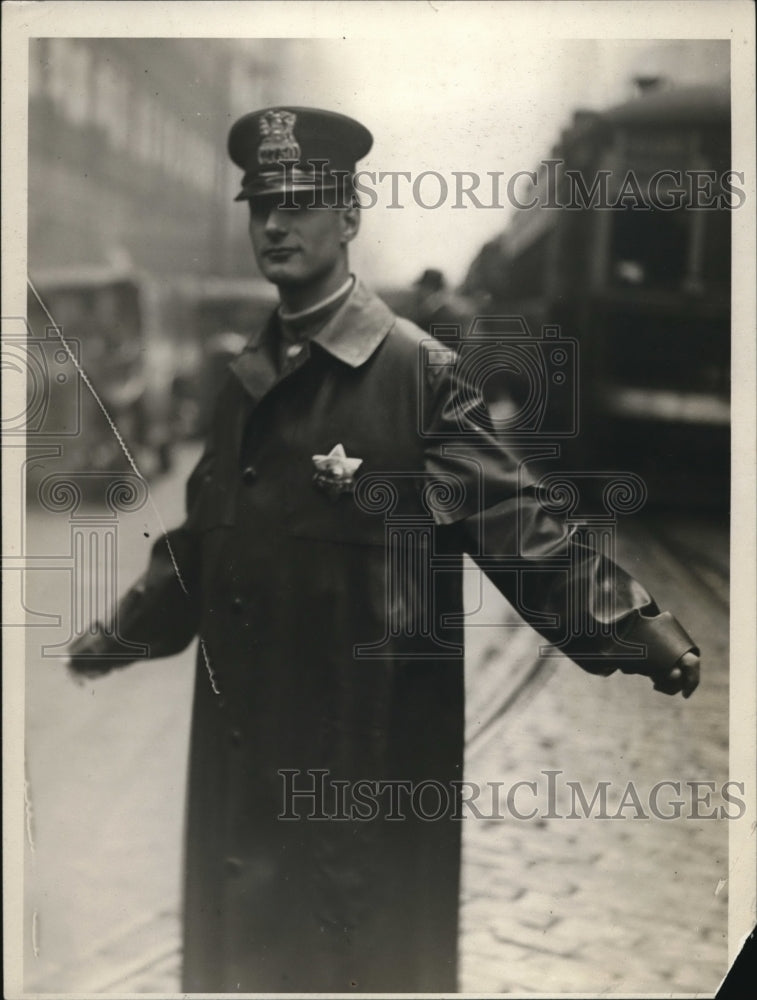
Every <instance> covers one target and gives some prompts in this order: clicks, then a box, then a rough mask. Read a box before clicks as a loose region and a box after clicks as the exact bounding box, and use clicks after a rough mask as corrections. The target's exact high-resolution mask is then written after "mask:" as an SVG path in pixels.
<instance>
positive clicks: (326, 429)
mask: <svg viewBox="0 0 757 1000" xmlns="http://www.w3.org/2000/svg"><path fill="white" fill-rule="evenodd" d="M371 143H372V138H371V135H370V133H369V132H368V130H367V129H366V128H365V127H364V126H363V125H361V124H360V123H358V122H357V121H354V120H353V119H350V118H346V117H344V116H342V115H338V114H334V113H331V112H327V111H320V110H315V109H308V108H286V109H282V108H272V109H266V110H264V111H257V112H253V113H251V114H248V115H246V116H244V117H243V118H242V119H240V120H239V121H237V122H236V124H235V125H234V126H233V127H232V129H231V133H230V136H229V152H230V155H231V157H232V159H233V161H234V162H235V163H236V164H237V165H238V166H240V167H241V168H242V170H243V171H244V177H243V181H242V191H241V193H240V194H239V196H238V200H242V201H244V202H247V204H248V207H249V228H250V237H251V241H252V246H253V250H254V252H255V256H256V259H257V262H258V265H259V267H260V270H261V272H262V274H263V275H264V276H265V277H266V278H267V279H268V280H269V281H271V282H273V283H274V284H275V285H276V286H277V288H278V292H279V297H280V304H279V307H278V309H276V310H275V312H274V313H273V314H272V315H271V317H270V319H269V321H268V322H267V324H266V325H265V326H264V327H263V328H262V329H260V330H256V331H255V332H254V333H253V335H252V337H251V338H250V340H249V341H248V343H247V345H246V347H245V349H244V351H243V352H242V354H241V355H240V356H239V357H238V358H237V359H236V360H235V361H234V362H233V363H232V365H231V373H230V375H229V377H228V380H227V383H226V385H225V386H224V389H223V391H222V393H221V395H220V398H219V401H218V406H217V409H216V413H215V418H214V423H213V427H212V429H211V431H210V434H209V436H208V442H207V446H206V449H205V452H204V454H203V456H202V458H201V459H200V461H199V464H198V465H197V467H196V469H195V470H194V472H193V473H192V475H191V477H190V479H189V483H188V488H187V517H186V521H185V522H184V524H183V525H182V526H181V527H179V528H177V529H175V530H173V531H171V532H169V533H168V534H167V535H166V537H164V538H163V539H161V540H160V541H159V542H158V543H157V544H156V545H155V547H154V550H153V553H152V558H151V561H150V564H149V566H148V568H147V572H146V574H145V575H144V577H143V578H142V579H141V580H140V581H139V582H138V583H137V584H136V585H135V586H134V587H133V588H132V589H131V590H130V591H129V592H128V593H127V594H126V595H125V597H124V598H123V599H122V601H121V603H120V605H119V608H118V612H117V616H116V620H115V621H114V622H111V623H107V627H106V626H102V625H101V626H99V627H98V628H97V629H95V630H94V632H93V633H88V634H87V635H86V636H85V637H84V638H83V639H82V640H81V641H79V642H78V643H77V644H76V645H75V646H74V648H73V649H72V659H71V669H72V670H73V671H74V672H75V673H77V674H84V675H88V676H97V675H99V674H105V673H107V672H108V671H109V670H111V669H112V668H113V667H114V666H122V665H124V663H123V661H119V660H117V659H113V658H112V652H113V650H114V648H115V647H114V643H113V638H112V637H113V634H114V632H115V633H120V635H121V636H122V637H123V638H125V639H128V640H129V641H132V642H140V643H144V644H146V645H147V646H149V650H150V655H151V656H153V657H159V656H167V655H169V654H172V653H176V652H178V651H179V650H181V649H183V648H184V647H185V646H186V645H187V644H188V643H189V642H190V640H191V639H192V637H193V636H195V635H198V636H199V639H200V641H199V650H198V659H197V672H196V682H195V696H194V709H193V720H192V738H191V761H190V776H189V804H188V823H187V842H186V855H185V858H186V877H185V896H184V976H183V985H182V989H183V990H184V991H186V992H198V991H199V992H213V993H215V992H237V991H242V992H247V991H249V992H262V993H266V994H268V993H273V992H280V991H292V992H304V991H321V992H326V993H333V992H339V993H343V992H353V991H379V992H382V993H383V992H397V991H402V992H438V993H448V992H453V991H455V990H456V989H457V979H456V963H457V957H456V956H457V929H458V889H459V871H460V823H459V822H456V821H455V820H454V819H451V818H450V815H449V812H448V813H447V814H445V816H444V817H443V818H440V819H438V820H437V821H435V822H430V821H429V819H428V811H429V803H428V801H426V800H422V799H421V798H419V796H418V795H416V792H417V790H418V788H419V787H421V786H424V785H425V787H426V788H427V789H428V788H431V789H432V790H433V789H436V791H437V793H439V788H442V789H450V793H449V794H450V795H451V796H452V813H453V814H454V813H455V812H456V810H458V809H459V806H460V792H459V785H455V784H454V783H455V782H456V781H459V779H461V778H462V773H463V772H462V767H463V723H464V710H463V660H462V653H463V634H462V625H461V624H460V623H461V621H462V587H461V578H462V572H461V569H462V562H461V558H462V553H463V552H466V551H467V552H469V553H471V554H472V555H473V556H474V558H476V559H477V560H479V562H480V563H481V565H482V566H483V567H484V568H486V571H487V572H488V573H489V575H490V576H491V577H492V579H493V580H494V582H495V583H496V585H497V586H498V587H499V588H500V590H501V591H502V592H503V594H504V595H505V596H506V597H507V598H509V599H510V600H511V601H512V602H513V603H515V604H516V606H517V607H518V608H519V609H521V611H522V613H523V614H524V615H525V616H526V617H527V618H531V619H532V620H533V622H534V624H535V626H536V627H538V628H539V630H540V631H541V633H542V634H543V635H544V636H545V637H546V638H547V639H548V640H550V641H557V640H560V641H561V642H560V644H561V648H563V649H564V650H565V651H566V652H567V653H568V654H569V655H572V656H573V658H574V659H575V660H576V662H577V663H578V664H579V665H580V666H582V667H584V668H585V669H587V670H589V671H590V672H592V673H598V674H605V675H606V674H610V673H612V672H613V671H614V670H616V669H617V668H618V667H620V669H621V670H622V671H623V672H626V673H642V674H645V675H648V676H649V677H650V678H651V680H652V681H653V683H654V685H655V687H656V688H658V689H659V690H663V691H665V692H667V693H669V694H674V693H677V692H680V691H683V693H684V695H689V694H690V693H691V692H692V691H693V689H694V688H695V687H696V685H697V682H698V671H699V661H698V651H697V650H696V647H695V646H694V643H693V642H692V641H691V639H690V638H689V637H688V636H687V634H686V633H685V632H684V630H683V629H682V628H681V627H680V625H678V623H677V622H676V621H675V619H673V618H672V616H670V615H669V614H667V613H661V612H660V611H659V609H658V608H657V606H656V605H655V603H654V601H653V599H652V598H651V597H650V595H649V594H648V593H647V592H646V591H645V590H644V588H643V587H642V586H641V585H640V584H638V583H637V582H636V581H634V580H633V579H631V578H630V577H629V576H628V575H627V574H626V573H624V572H623V570H621V569H620V568H619V567H617V566H615V565H614V564H613V563H612V562H610V561H609V560H608V559H607V558H605V557H604V556H602V555H600V554H598V553H596V552H594V551H593V550H591V549H589V548H587V547H585V546H583V545H581V544H580V543H577V542H576V540H575V539H573V538H572V537H571V531H570V529H569V528H568V527H567V526H566V525H565V524H563V523H562V522H561V521H560V520H557V519H554V518H552V517H551V516H549V515H548V514H547V513H546V512H545V511H544V510H543V509H542V506H541V505H540V504H539V497H538V494H537V491H536V490H535V488H534V486H533V484H529V483H524V481H523V471H522V468H521V467H520V465H519V463H518V460H517V459H516V457H515V456H514V455H513V454H512V453H511V452H510V451H508V450H507V449H506V448H504V447H503V446H502V445H501V444H498V443H497V441H496V439H495V438H494V437H493V436H492V434H491V433H489V432H488V431H487V429H486V426H484V425H483V424H482V423H481V421H480V419H478V417H477V414H479V413H480V412H481V409H480V399H478V398H476V397H475V394H474V395H472V394H471V389H470V386H468V385H462V384H460V383H459V380H458V377H457V375H456V372H455V366H454V355H452V354H451V352H450V351H449V350H448V349H447V348H445V347H444V345H442V344H439V343H436V342H434V341H432V340H430V339H429V338H428V337H427V336H426V335H425V334H424V333H423V332H422V331H421V330H419V329H418V328H417V327H416V326H415V325H414V324H412V323H411V322H409V321H407V320H402V319H398V318H396V317H395V316H394V315H393V314H392V313H391V311H390V310H389V309H388V307H387V306H385V305H384V304H383V303H382V302H381V301H380V300H379V299H377V298H376V297H375V296H374V295H373V294H372V293H371V292H370V291H368V290H367V288H366V287H365V286H364V285H363V284H362V283H361V282H360V281H359V280H358V279H357V278H355V277H354V276H353V275H352V274H351V273H350V269H349V258H348V249H349V244H350V243H351V241H352V240H353V239H354V238H355V237H356V235H357V233H358V229H359V225H360V211H359V208H358V206H357V203H356V201H355V199H354V196H353V192H352V188H351V183H350V179H351V176H352V174H353V172H354V168H355V163H356V162H357V161H358V160H359V159H360V158H361V157H363V156H365V155H366V153H367V152H368V150H369V149H370V147H371ZM324 206H326V207H324ZM408 532H409V533H408ZM413 532H415V533H413ZM408 539H409V540H410V541H409V542H408ZM395 543H396V544H395ZM432 553H433V554H434V556H439V557H441V558H442V559H443V561H444V571H443V572H438V573H435V574H434V575H433V577H432V576H431V575H430V564H429V557H430V555H431V554H432ZM566 555H570V567H571V568H570V571H569V572H567V573H566V571H565V568H564V559H563V562H561V561H560V560H561V558H563V557H565V556H566ZM499 556H508V557H509V558H510V562H508V564H507V566H504V564H498V563H497V558H498V557H499ZM513 560H515V563H516V572H513V567H512V561H513ZM555 560H557V563H559V567H558V568H556V562H555ZM520 571H522V576H521V575H520ZM524 582H525V583H524ZM522 584H524V585H525V591H524V592H521V590H520V588H521V585H522ZM524 594H525V598H524ZM575 594H580V595H583V598H582V600H583V604H582V610H583V612H584V613H585V616H586V620H587V622H588V625H587V627H586V629H585V630H584V631H582V632H580V633H576V634H572V633H568V634H567V638H566V634H565V631H564V629H562V627H561V624H560V623H564V622H565V621H566V620H567V618H566V616H567V611H568V604H569V602H570V601H571V600H572V597H571V595H575ZM550 623H551V624H550ZM628 643H637V644H642V645H643V646H645V647H646V650H647V655H646V656H642V655H638V656H637V657H636V658H635V659H628V658H627V655H625V654H627V653H628V646H627V645H626V644H628ZM379 788H381V789H384V790H388V791H389V793H391V794H390V795H389V798H388V799H387V798H385V797H382V795H381V794H379V791H378V789H379ZM395 793H396V795H395ZM439 794H441V793H439ZM457 815H458V817H459V812H457Z"/></svg>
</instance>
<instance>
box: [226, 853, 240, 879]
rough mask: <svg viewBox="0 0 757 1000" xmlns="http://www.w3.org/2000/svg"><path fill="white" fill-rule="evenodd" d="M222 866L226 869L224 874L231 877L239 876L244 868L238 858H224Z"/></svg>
mask: <svg viewBox="0 0 757 1000" xmlns="http://www.w3.org/2000/svg"><path fill="white" fill-rule="evenodd" d="M223 866H224V868H225V869H226V874H227V875H231V876H233V877H236V876H238V875H240V874H241V872H242V868H243V867H244V865H243V863H242V860H241V859H240V858H226V860H225V861H224V863H223Z"/></svg>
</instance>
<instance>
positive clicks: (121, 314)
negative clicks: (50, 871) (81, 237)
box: [27, 266, 174, 476]
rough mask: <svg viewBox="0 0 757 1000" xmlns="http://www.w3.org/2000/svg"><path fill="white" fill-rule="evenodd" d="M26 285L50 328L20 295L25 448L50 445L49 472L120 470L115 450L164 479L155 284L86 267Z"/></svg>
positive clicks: (167, 382)
mask: <svg viewBox="0 0 757 1000" xmlns="http://www.w3.org/2000/svg"><path fill="white" fill-rule="evenodd" d="M32 280H33V282H34V286H35V288H36V290H37V292H38V293H39V296H40V298H41V299H42V302H43V303H44V305H45V307H46V308H47V310H48V312H49V313H50V316H51V318H52V320H53V323H52V324H51V322H50V319H48V316H47V315H46V314H45V312H44V310H43V309H42V307H41V306H40V304H39V303H38V301H37V298H36V296H35V295H34V294H33V293H32V292H31V290H30V291H29V294H28V305H27V324H28V328H29V336H28V345H29V356H30V359H32V360H33V364H32V365H30V369H29V372H30V378H29V396H28V400H29V406H30V407H32V410H34V407H35V406H36V407H37V408H38V410H39V414H40V415H39V417H38V418H37V425H36V426H32V425H31V424H30V425H29V429H30V431H31V432H32V433H33V434H34V439H35V441H42V440H44V441H46V442H49V443H51V444H55V445H56V446H57V447H59V448H60V449H61V453H60V456H59V458H58V460H57V461H56V464H57V465H59V466H60V467H61V468H63V469H66V470H67V471H74V472H85V471H89V472H104V471H108V472H110V471H123V470H126V469H129V468H130V464H129V461H128V459H127V457H126V454H125V451H124V447H123V445H125V447H126V449H128V451H129V453H130V454H131V456H132V457H133V459H134V461H135V463H136V465H137V467H138V468H139V470H140V472H141V473H142V474H143V475H145V476H151V475H154V474H155V473H157V472H162V471H166V470H167V469H168V468H169V466H170V461H171V444H172V440H173V434H174V419H173V414H172V412H171V393H170V386H171V381H172V377H173V365H174V357H173V355H174V352H173V349H172V343H171V336H170V325H169V324H168V323H167V322H166V317H165V294H164V289H163V286H162V284H160V283H158V282H157V281H156V280H154V279H152V278H149V277H147V276H145V275H142V274H139V273H138V272H136V271H134V270H133V269H131V268H128V269H120V268H112V267H94V266H93V267H75V268H73V267H71V268H60V269H55V270H45V271H39V272H36V273H35V274H33V275H32ZM33 369H34V370H33ZM95 394H96V396H95ZM96 397H97V398H96ZM98 399H99V402H98ZM35 400H36V402H35ZM119 436H120V437H121V438H122V439H123V445H122V443H121V441H119Z"/></svg>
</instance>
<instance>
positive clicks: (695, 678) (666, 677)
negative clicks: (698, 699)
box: [650, 651, 699, 698]
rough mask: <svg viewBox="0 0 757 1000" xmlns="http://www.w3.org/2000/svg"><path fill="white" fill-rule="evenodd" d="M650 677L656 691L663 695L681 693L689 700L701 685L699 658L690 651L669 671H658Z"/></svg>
mask: <svg viewBox="0 0 757 1000" xmlns="http://www.w3.org/2000/svg"><path fill="white" fill-rule="evenodd" d="M650 676H651V678H652V681H653V683H654V689H655V691H661V692H662V693H663V694H678V692H679V691H681V692H682V693H683V696H684V698H688V697H690V696H691V695H692V694H693V693H694V691H695V690H696V688H697V686H698V684H699V657H698V656H697V654H696V653H694V652H692V651H689V652H688V653H684V654H683V656H682V657H681V658H680V660H678V661H677V662H676V663H674V664H673V666H672V667H671V668H670V669H669V670H665V671H658V672H657V673H654V674H651V675H650Z"/></svg>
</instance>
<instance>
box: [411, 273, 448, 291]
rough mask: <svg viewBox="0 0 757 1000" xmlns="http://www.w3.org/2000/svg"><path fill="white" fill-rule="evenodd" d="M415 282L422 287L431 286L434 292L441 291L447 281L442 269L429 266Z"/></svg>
mask: <svg viewBox="0 0 757 1000" xmlns="http://www.w3.org/2000/svg"><path fill="white" fill-rule="evenodd" d="M415 284H416V286H419V287H421V288H430V289H431V291H432V292H440V291H441V290H442V288H444V286H445V284H446V282H445V281H444V275H443V274H442V272H441V271H439V270H438V269H437V268H435V267H427V268H426V270H425V271H424V272H423V274H422V275H421V276H420V278H418V279H417V281H416V282H415Z"/></svg>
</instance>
